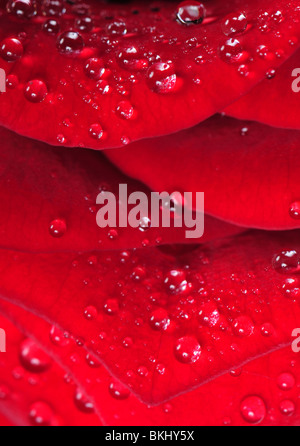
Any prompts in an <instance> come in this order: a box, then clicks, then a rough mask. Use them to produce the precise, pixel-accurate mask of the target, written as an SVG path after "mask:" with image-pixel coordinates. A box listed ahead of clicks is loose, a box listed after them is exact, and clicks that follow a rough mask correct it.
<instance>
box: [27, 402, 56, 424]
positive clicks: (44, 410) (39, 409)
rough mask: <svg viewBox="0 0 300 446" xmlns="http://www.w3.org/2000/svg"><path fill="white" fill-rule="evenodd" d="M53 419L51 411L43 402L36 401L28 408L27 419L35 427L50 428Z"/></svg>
mask: <svg viewBox="0 0 300 446" xmlns="http://www.w3.org/2000/svg"><path fill="white" fill-rule="evenodd" d="M53 417H54V413H53V410H52V409H51V407H50V406H49V404H47V403H44V402H43V401H36V402H35V403H33V404H32V405H31V406H30V410H29V418H30V420H31V422H32V424H34V425H35V426H50V425H51V424H52V423H51V422H52V419H53Z"/></svg>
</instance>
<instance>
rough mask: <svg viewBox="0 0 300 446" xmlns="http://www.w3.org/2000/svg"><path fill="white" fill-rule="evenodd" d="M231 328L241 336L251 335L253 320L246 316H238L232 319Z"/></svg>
mask: <svg viewBox="0 0 300 446" xmlns="http://www.w3.org/2000/svg"><path fill="white" fill-rule="evenodd" d="M232 330H233V333H234V334H235V335H236V336H239V337H241V338H243V337H247V336H251V335H252V333H253V331H254V324H253V321H252V320H251V319H250V318H249V317H248V316H239V317H237V318H236V319H235V320H234V321H233V323H232Z"/></svg>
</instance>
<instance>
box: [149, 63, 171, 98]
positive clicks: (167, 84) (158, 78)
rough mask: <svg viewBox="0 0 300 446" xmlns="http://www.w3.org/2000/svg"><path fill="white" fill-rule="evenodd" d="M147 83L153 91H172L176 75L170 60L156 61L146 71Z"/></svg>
mask: <svg viewBox="0 0 300 446" xmlns="http://www.w3.org/2000/svg"><path fill="white" fill-rule="evenodd" d="M147 83H148V86H149V88H150V89H151V90H152V91H154V93H159V94H167V93H172V92H173V91H174V90H175V88H176V83H177V76H176V74H175V69H174V65H173V64H172V63H170V62H168V63H163V62H157V63H155V64H154V65H152V66H151V67H150V68H149V69H148V71H147Z"/></svg>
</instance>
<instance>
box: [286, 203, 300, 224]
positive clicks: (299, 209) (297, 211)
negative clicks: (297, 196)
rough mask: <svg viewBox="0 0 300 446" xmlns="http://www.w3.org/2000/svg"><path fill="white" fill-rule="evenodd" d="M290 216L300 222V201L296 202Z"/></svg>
mask: <svg viewBox="0 0 300 446" xmlns="http://www.w3.org/2000/svg"><path fill="white" fill-rule="evenodd" d="M289 213H290V216H291V217H292V218H293V219H295V220H300V201H294V202H293V203H292V204H291V206H290V209H289Z"/></svg>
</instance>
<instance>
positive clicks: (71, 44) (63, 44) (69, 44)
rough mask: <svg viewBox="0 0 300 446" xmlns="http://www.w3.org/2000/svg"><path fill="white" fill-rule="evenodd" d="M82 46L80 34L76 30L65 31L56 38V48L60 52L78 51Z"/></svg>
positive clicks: (70, 52)
mask: <svg viewBox="0 0 300 446" xmlns="http://www.w3.org/2000/svg"><path fill="white" fill-rule="evenodd" d="M83 47H84V41H83V38H82V36H81V35H80V34H79V33H78V32H76V31H66V32H64V33H62V34H60V36H59V37H58V39H57V48H58V50H59V51H60V52H61V53H65V54H72V53H76V52H79V51H81V50H82V49H83Z"/></svg>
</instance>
